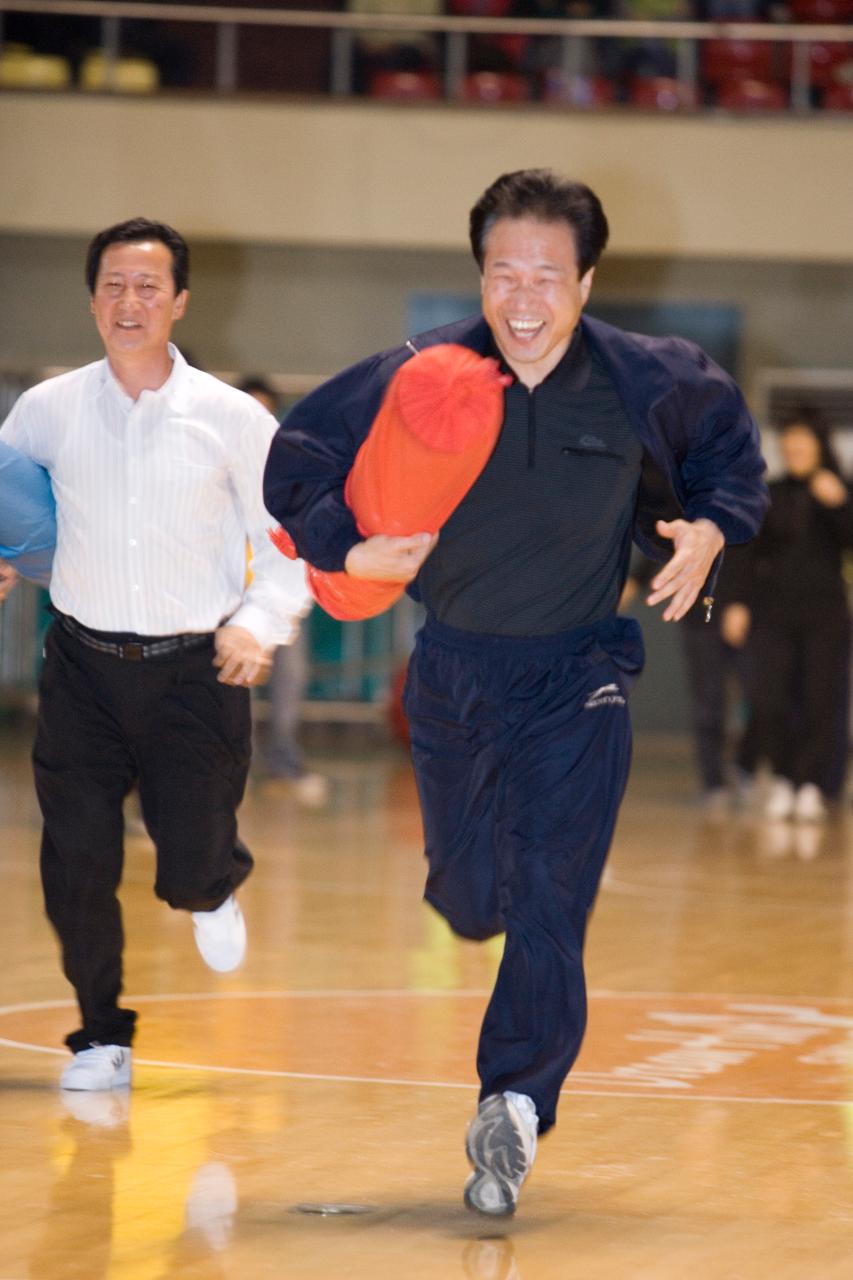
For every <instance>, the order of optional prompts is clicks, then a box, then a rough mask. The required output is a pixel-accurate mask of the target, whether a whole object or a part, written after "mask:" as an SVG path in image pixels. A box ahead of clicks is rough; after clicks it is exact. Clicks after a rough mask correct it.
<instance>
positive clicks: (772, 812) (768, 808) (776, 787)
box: [764, 778, 795, 822]
mask: <svg viewBox="0 0 853 1280" xmlns="http://www.w3.org/2000/svg"><path fill="white" fill-rule="evenodd" d="M794 800H795V792H794V788H793V785H792V784H791V783H790V782H789V781H788V779H787V778H774V779H773V781H772V783H771V784H770V792H769V794H768V796H767V799H766V800H765V802H764V816H765V818H769V819H770V820H771V822H779V821H780V820H781V819H783V818H790V816H791V814H792V813H793V812H794Z"/></svg>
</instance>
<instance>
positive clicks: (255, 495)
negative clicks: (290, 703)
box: [229, 407, 312, 649]
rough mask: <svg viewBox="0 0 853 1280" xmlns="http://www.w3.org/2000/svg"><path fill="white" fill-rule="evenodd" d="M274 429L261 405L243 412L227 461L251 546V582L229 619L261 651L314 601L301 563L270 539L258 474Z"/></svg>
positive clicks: (286, 635)
mask: <svg viewBox="0 0 853 1280" xmlns="http://www.w3.org/2000/svg"><path fill="white" fill-rule="evenodd" d="M276 428H277V424H276V421H275V419H274V418H273V417H272V416H271V415H270V414H268V413H265V412H264V411H263V410H261V409H260V407H259V408H258V413H257V415H256V414H255V413H254V412H251V411H249V412H247V414H246V421H245V423H244V424H243V425H242V428H241V431H240V444H239V448H238V450H237V456H236V457H234V458H232V459H231V465H232V471H231V474H232V480H233V484H234V488H235V492H236V496H237V501H238V504H239V506H240V509H241V511H242V514H243V518H244V522H245V528H246V537H247V539H248V542H249V546H250V548H251V559H250V561H249V570H250V578H251V580H250V582H249V584H248V586H247V587H246V590H245V592H244V595H243V600H242V602H241V604H240V606H239V608H238V609H237V611H236V613H234V614H233V615H232V616H231V618H230V619H229V621H230V623H231V624H232V625H233V626H237V627H245V628H246V630H247V631H251V633H252V635H253V636H254V637H255V638H256V640H257V641H258V642H259V644H261V645H263V647H264V648H265V649H269V648H272V647H273V646H274V645H280V644H289V643H291V641H292V640H294V639H295V638H296V634H297V632H298V630H299V619H300V618H302V617H304V615H305V614H306V613H307V612H308V610H309V609H310V608H311V604H312V598H311V594H310V592H309V590H308V584H307V581H306V577H305V565H304V564H303V562H302V561H301V560H288V559H287V557H286V556H283V555H282V554H281V552H280V551H278V550H277V549H276V547H275V546H273V544H272V542H271V541H270V537H269V531H270V529H272V528H274V527H275V523H276V522H275V520H274V519H273V517H272V516H271V515H270V513H269V511H267V509H266V507H265V506H264V502H263V496H262V478H263V470H264V462H265V461H266V456H267V452H268V450H269V445H270V440H271V439H272V437H273V435H274V433H275V431H276Z"/></svg>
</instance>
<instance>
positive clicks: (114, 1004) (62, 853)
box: [33, 623, 252, 1052]
mask: <svg viewBox="0 0 853 1280" xmlns="http://www.w3.org/2000/svg"><path fill="white" fill-rule="evenodd" d="M212 657H213V641H212V638H211V640H210V642H209V643H206V644H204V646H203V647H201V648H196V649H192V650H186V651H181V652H178V653H175V654H169V655H167V656H158V657H153V658H147V659H144V660H142V661H135V662H134V661H128V660H125V659H122V658H119V657H117V656H113V655H111V654H104V653H97V652H94V651H93V650H92V649H89V648H88V647H86V646H84V645H83V644H82V643H81V641H80V640H78V639H77V638H75V637H73V636H70V635H68V634H67V633H66V632H65V631H63V630H62V629H61V628H60V626H59V625H58V624H56V623H55V624H54V625H53V627H52V628H51V630H50V631H49V632H48V636H47V643H46V648H45V663H44V668H43V671H42V677H41V684H40V692H41V699H40V704H39V717H38V729H37V733H36V743H35V749H34V753H33V762H34V765H35V779H36V790H37V792H38V798H39V804H40V806H41V811H42V817H43V819H44V830H43V836H42V848H41V872H42V884H43V886H44V896H45V907H46V910H47V915H48V918H49V920H50V922H51V924H52V925H53V927H54V928H55V930H56V932H57V934H58V935H59V940H60V944H61V947H62V961H63V968H64V971H65V976H66V977H67V978H68V980H69V982H71V983H72V985H73V987H74V989H75V991H76V993H77V1000H78V1003H79V1005H80V1013H81V1016H82V1021H83V1025H82V1027H81V1028H80V1030H79V1031H75V1032H73V1033H72V1034H71V1035H69V1036H68V1037H67V1039H66V1044H67V1045H68V1046H69V1048H70V1049H71V1050H72V1051H73V1052H77V1051H78V1050H80V1049H85V1048H88V1046H89V1045H90V1044H92V1043H99V1044H121V1045H129V1044H130V1043H131V1041H132V1039H133V1028H134V1024H135V1021H136V1014H135V1013H134V1012H133V1010H131V1009H120V1008H119V1007H118V998H119V993H120V991H121V983H122V946H123V941H124V935H123V930H122V922H121V908H120V906H119V903H118V899H117V897H116V891H117V889H118V885H119V883H120V881H121V874H122V864H123V860H124V847H123V834H124V833H123V820H122V801H123V800H124V797H125V796H126V795H127V793H128V791H129V790H130V788H131V787H132V786H133V783H134V781H138V784H139V797H140V801H141V804H142V813H143V817H144V819H145V825H146V826H147V828H148V831H149V832H150V834H151V838H152V840H153V841H154V844H155V846H156V850H157V873H156V876H157V878H156V882H155V886H154V891H155V893H156V894H157V896H158V897H159V898H162V899H163V900H164V901H166V902H168V904H169V905H170V906H171V907H180V908H183V909H185V910H187V911H207V910H212V909H214V908H216V907H218V906H219V905H220V904H221V903H222V902H224V901H225V899H226V898H227V897H228V895H229V894H230V893H231V892H232V891H233V890H234V889H235V888H236V887H237V885H239V884H240V883H241V882H242V881H243V880H245V878H246V876H247V875H248V874H249V872H250V871H251V869H252V858H251V855H250V853H249V851H248V849H246V847H245V846H244V845H243V844H242V843H241V842H240V840H239V839H238V838H237V818H236V811H237V807H238V805H239V804H240V801H241V799H242V797H243V790H244V787H245V783H246V775H247V772H248V768H249V757H250V750H251V724H250V714H249V693H248V690H246V689H238V688H234V687H231V686H229V685H224V684H220V683H219V682H218V681H217V679H216V670H215V668H214V667H213V666H212Z"/></svg>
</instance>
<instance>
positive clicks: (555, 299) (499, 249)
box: [480, 218, 595, 387]
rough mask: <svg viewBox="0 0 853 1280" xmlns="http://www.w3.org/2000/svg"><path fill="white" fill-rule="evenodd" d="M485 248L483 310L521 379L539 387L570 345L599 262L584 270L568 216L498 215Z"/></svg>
mask: <svg viewBox="0 0 853 1280" xmlns="http://www.w3.org/2000/svg"><path fill="white" fill-rule="evenodd" d="M484 248H485V252H484V255H483V272H482V276H481V280H480V291H481V295H482V299H483V315H484V316H485V318H486V320H487V322H488V325H489V328H490V329H491V331H492V334H493V335H494V339H495V342H496V343H497V345H498V349H499V350H500V352H501V355H502V356H503V357H504V359H505V360H506V362H507V364H508V365H509V367H510V368H511V369H512V370H513V372H514V373H515V374H516V375H517V377H518V379H519V381H521V382H523V383H524V385H525V386H527V387H535V386H536V385H537V384H538V383H540V382H541V381H542V380H543V379H544V378H546V377H547V376H548V374H549V373H550V372H551V370H552V369H553V368H555V367H556V365H558V364H559V362H560V360H561V359H562V358H563V356H564V355H565V353H566V351H567V350H568V347H569V343H570V342H571V340H572V334H573V333H574V331H575V329H576V327H577V323H578V321H579V320H580V316H581V312H582V310H583V308H584V304H585V303H586V300H587V298H588V297H589V291H590V288H591V287H592V277H593V274H594V271H595V268H594V267H590V269H589V271H587V273H586V274H585V275H584V276H579V274H578V259H577V249H576V246H575V238H574V235H573V233H572V230H571V228H570V227H569V225H568V223H566V222H540V221H538V219H536V218H499V219H498V221H497V222H496V223H495V224H494V226H492V227H491V228H490V230H489V232H488V233H487V235H486V238H485V244H484Z"/></svg>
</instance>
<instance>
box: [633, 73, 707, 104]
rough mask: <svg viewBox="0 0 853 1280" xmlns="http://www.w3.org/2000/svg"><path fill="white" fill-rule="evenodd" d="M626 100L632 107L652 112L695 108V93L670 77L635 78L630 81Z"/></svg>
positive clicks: (686, 85) (689, 87)
mask: <svg viewBox="0 0 853 1280" xmlns="http://www.w3.org/2000/svg"><path fill="white" fill-rule="evenodd" d="M628 100H629V102H630V103H631V105H632V106H634V107H647V108H649V109H651V110H653V111H683V110H684V109H685V108H690V107H695V106H696V91H695V89H694V88H693V86H692V85H689V84H683V83H682V82H681V81H680V80H675V79H673V78H672V77H671V76H637V77H636V78H635V79H634V80H632V81H631V86H630V89H629V91H628Z"/></svg>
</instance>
